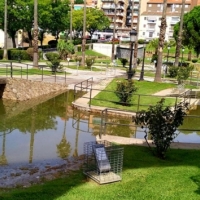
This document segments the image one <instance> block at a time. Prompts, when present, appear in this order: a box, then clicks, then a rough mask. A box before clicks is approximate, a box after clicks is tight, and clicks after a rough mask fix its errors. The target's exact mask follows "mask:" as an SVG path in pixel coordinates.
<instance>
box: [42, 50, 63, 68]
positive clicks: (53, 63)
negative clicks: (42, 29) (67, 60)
mask: <svg viewBox="0 0 200 200" xmlns="http://www.w3.org/2000/svg"><path fill="white" fill-rule="evenodd" d="M46 58H47V60H48V61H49V62H47V65H48V66H49V67H50V68H51V69H52V72H56V71H57V69H58V67H59V66H60V61H61V60H60V56H59V54H58V53H54V52H49V53H46Z"/></svg>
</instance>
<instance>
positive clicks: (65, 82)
mask: <svg viewBox="0 0 200 200" xmlns="http://www.w3.org/2000/svg"><path fill="white" fill-rule="evenodd" d="M66 78H67V73H66V71H65V84H66Z"/></svg>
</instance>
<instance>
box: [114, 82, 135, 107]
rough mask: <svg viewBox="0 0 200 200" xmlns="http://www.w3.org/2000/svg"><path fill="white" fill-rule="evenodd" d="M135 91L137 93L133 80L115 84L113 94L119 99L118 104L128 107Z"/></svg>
mask: <svg viewBox="0 0 200 200" xmlns="http://www.w3.org/2000/svg"><path fill="white" fill-rule="evenodd" d="M135 91H137V88H136V86H135V84H134V81H133V80H123V81H118V82H117V88H116V90H115V94H116V96H117V97H118V98H119V99H120V103H122V104H123V105H128V104H129V103H130V102H131V98H132V96H133V93H134V92H135Z"/></svg>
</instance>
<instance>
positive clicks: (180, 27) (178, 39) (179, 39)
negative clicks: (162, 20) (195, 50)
mask: <svg viewBox="0 0 200 200" xmlns="http://www.w3.org/2000/svg"><path fill="white" fill-rule="evenodd" d="M184 10H185V0H183V1H182V8H181V17H180V26H179V32H178V37H177V43H176V53H175V63H174V65H175V66H176V67H178V64H179V57H180V50H181V46H182V35H183V15H184Z"/></svg>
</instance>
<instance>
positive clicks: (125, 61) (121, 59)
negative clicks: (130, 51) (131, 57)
mask: <svg viewBox="0 0 200 200" xmlns="http://www.w3.org/2000/svg"><path fill="white" fill-rule="evenodd" d="M119 60H120V62H121V63H122V65H123V67H125V66H126V63H127V62H128V60H127V59H126V58H120V59H119Z"/></svg>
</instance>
